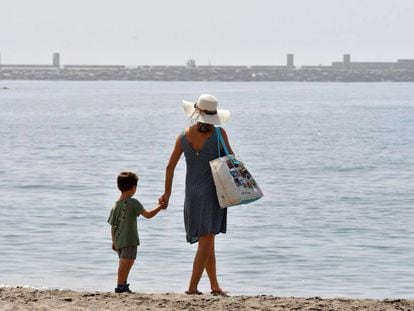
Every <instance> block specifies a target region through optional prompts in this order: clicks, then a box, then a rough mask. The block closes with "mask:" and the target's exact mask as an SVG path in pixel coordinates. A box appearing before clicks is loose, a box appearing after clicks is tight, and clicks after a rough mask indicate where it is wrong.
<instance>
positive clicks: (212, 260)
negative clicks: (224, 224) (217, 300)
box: [206, 236, 221, 291]
mask: <svg viewBox="0 0 414 311" xmlns="http://www.w3.org/2000/svg"><path fill="white" fill-rule="evenodd" d="M214 242H215V236H213V241H212V243H211V245H210V254H209V256H208V259H207V264H206V271H207V275H208V278H209V280H210V287H211V290H212V291H220V290H221V289H220V286H219V284H218V281H217V271H216V252H215V246H214Z"/></svg>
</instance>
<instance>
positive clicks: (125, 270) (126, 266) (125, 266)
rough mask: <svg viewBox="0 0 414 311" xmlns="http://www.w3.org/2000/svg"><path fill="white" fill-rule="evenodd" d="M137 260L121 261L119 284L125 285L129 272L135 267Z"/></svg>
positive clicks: (122, 259) (123, 259)
mask: <svg viewBox="0 0 414 311" xmlns="http://www.w3.org/2000/svg"><path fill="white" fill-rule="evenodd" d="M134 262H135V259H125V258H121V259H119V267H118V284H124V283H125V282H126V281H127V280H128V275H129V271H131V268H132V266H133V265H134Z"/></svg>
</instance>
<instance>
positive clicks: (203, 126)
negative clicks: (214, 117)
mask: <svg viewBox="0 0 414 311" xmlns="http://www.w3.org/2000/svg"><path fill="white" fill-rule="evenodd" d="M213 129H214V125H212V124H207V123H201V122H198V123H197V130H198V131H199V132H201V133H207V132H210V131H212V130H213Z"/></svg>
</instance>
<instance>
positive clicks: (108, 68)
mask: <svg viewBox="0 0 414 311" xmlns="http://www.w3.org/2000/svg"><path fill="white" fill-rule="evenodd" d="M0 79H5V80H139V81H143V80H155V81H160V80H166V81H346V82H353V81H409V82H414V59H398V60H397V61H396V62H352V61H351V55H350V54H344V55H343V60H342V61H341V62H332V65H331V66H301V67H299V68H297V67H296V66H295V64H294V55H293V54H287V58H286V64H285V65H280V66H197V65H196V62H195V60H193V59H191V60H189V61H188V62H187V64H186V65H183V66H135V67H127V66H124V65H63V66H62V65H61V63H60V54H59V53H53V55H52V63H51V64H47V65H27V64H26V65H25V64H2V63H1V57H0Z"/></svg>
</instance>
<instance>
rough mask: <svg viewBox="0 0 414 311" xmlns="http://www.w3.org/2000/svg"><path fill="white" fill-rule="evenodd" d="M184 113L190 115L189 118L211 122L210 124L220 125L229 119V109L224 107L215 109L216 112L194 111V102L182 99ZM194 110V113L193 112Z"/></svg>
mask: <svg viewBox="0 0 414 311" xmlns="http://www.w3.org/2000/svg"><path fill="white" fill-rule="evenodd" d="M183 108H184V113H185V114H186V115H187V116H188V117H191V120H194V121H198V122H202V123H207V124H212V125H222V124H224V123H226V122H227V121H228V120H229V119H230V111H228V110H225V109H217V114H215V115H209V114H200V113H198V112H196V111H195V108H194V103H193V102H189V101H187V100H183ZM194 112H195V113H194Z"/></svg>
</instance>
